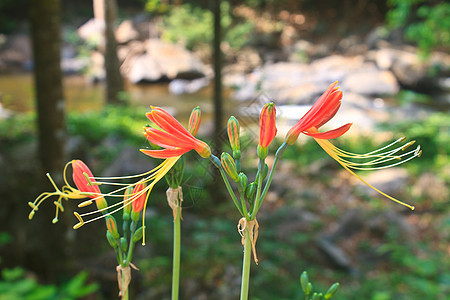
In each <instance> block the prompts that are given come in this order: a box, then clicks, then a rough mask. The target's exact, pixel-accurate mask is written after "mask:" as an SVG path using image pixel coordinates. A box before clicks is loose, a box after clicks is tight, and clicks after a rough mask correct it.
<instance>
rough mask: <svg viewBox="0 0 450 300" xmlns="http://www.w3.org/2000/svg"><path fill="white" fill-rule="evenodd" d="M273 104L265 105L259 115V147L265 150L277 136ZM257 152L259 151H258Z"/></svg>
mask: <svg viewBox="0 0 450 300" xmlns="http://www.w3.org/2000/svg"><path fill="white" fill-rule="evenodd" d="M276 114H277V112H276V109H275V104H273V103H267V104H266V105H264V106H263V108H262V110H261V114H260V115H259V146H261V147H262V148H267V147H268V146H269V145H270V143H272V141H273V139H274V138H275V136H276V135H277V127H276V124H275V118H276ZM258 152H259V151H258Z"/></svg>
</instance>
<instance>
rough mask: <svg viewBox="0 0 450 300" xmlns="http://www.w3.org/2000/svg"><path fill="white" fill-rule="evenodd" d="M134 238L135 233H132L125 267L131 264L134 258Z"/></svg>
mask: <svg viewBox="0 0 450 300" xmlns="http://www.w3.org/2000/svg"><path fill="white" fill-rule="evenodd" d="M133 238H134V233H132V234H131V237H130V245H129V246H128V255H127V260H126V261H125V263H124V267H128V266H129V265H130V262H131V259H132V258H133V251H134V244H135V243H134V242H133Z"/></svg>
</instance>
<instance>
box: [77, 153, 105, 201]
mask: <svg viewBox="0 0 450 300" xmlns="http://www.w3.org/2000/svg"><path fill="white" fill-rule="evenodd" d="M72 169H73V172H72V178H73V181H74V183H75V185H76V187H77V188H78V189H79V190H80V191H81V192H85V193H95V194H100V188H99V187H98V185H88V184H89V182H88V181H87V179H86V177H85V176H84V174H83V173H86V174H87V175H88V177H89V178H90V180H91V182H95V179H94V178H93V177H94V175H92V172H91V170H90V169H89V168H88V166H87V165H86V164H85V163H84V162H82V161H81V160H78V159H77V160H74V161H72ZM88 197H89V198H95V197H96V196H88Z"/></svg>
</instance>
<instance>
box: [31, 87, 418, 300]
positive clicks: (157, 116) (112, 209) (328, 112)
mask: <svg viewBox="0 0 450 300" xmlns="http://www.w3.org/2000/svg"><path fill="white" fill-rule="evenodd" d="M342 97H343V94H342V91H340V90H339V87H337V82H335V83H332V84H331V85H330V86H329V87H328V89H327V90H326V91H325V93H324V94H323V95H321V96H320V97H319V99H318V100H317V101H316V102H315V104H314V105H313V106H312V107H311V109H310V110H309V111H308V112H307V113H306V114H305V115H304V116H302V117H301V118H300V119H299V121H298V122H297V123H296V124H295V125H294V126H293V127H292V128H291V129H290V130H289V131H288V133H287V134H286V136H285V138H284V141H283V142H282V144H281V146H280V147H279V148H278V149H277V150H276V151H275V154H274V160H273V163H272V165H271V166H270V167H269V165H268V164H267V163H266V159H267V157H268V155H269V150H270V149H269V148H270V145H271V144H272V142H273V140H274V139H275V136H276V135H277V127H276V107H275V105H274V103H268V104H266V105H264V106H263V108H262V110H261V113H260V116H259V142H258V146H257V149H256V153H257V156H258V158H259V161H258V170H257V173H256V175H255V177H254V180H253V181H250V180H249V177H248V176H247V175H246V174H245V173H244V172H243V170H242V169H241V156H242V153H241V148H240V144H241V142H240V127H239V122H238V120H237V119H236V118H235V117H230V119H229V120H228V124H227V132H228V138H229V142H230V146H231V154H230V153H227V152H224V153H222V154H221V156H220V159H219V158H218V157H216V156H214V155H213V154H212V153H211V149H210V147H209V146H208V144H207V143H205V142H204V141H201V140H199V139H197V138H196V137H195V135H196V133H197V131H198V128H199V123H200V117H201V114H200V109H199V108H198V107H197V108H195V109H194V110H193V111H192V113H191V117H190V119H189V125H188V129H186V128H184V127H183V126H182V125H181V124H180V123H179V122H178V121H177V120H176V119H175V118H174V117H173V116H171V115H170V114H169V113H167V112H166V111H165V110H163V109H162V108H159V107H151V111H150V112H148V113H147V114H146V116H147V117H148V119H149V120H150V121H151V125H149V126H146V127H144V132H143V134H144V136H145V137H146V138H147V140H148V141H149V142H150V144H151V145H153V146H154V149H141V150H140V151H141V152H142V153H144V154H146V155H148V156H150V157H153V158H157V159H163V161H162V163H161V164H159V165H158V166H157V167H156V168H154V169H153V170H150V171H148V172H145V173H143V174H138V175H133V176H125V177H95V176H93V174H92V172H91V171H90V170H89V168H88V167H87V166H86V165H85V164H84V163H83V162H82V161H80V160H73V161H71V162H69V163H68V164H67V165H66V167H65V168H64V175H63V177H64V182H65V185H64V186H63V188H62V189H61V190H60V189H58V187H57V186H56V184H55V183H54V181H53V180H52V178H51V176H50V175H49V174H47V176H48V178H49V179H50V181H51V183H52V185H53V186H54V189H55V191H54V192H46V193H43V194H41V195H40V196H39V197H38V198H36V200H35V201H34V202H29V205H30V207H31V208H32V211H31V213H30V215H29V218H30V219H32V218H33V216H34V214H35V212H36V211H37V210H38V209H39V206H40V204H41V203H42V202H43V201H45V200H46V199H48V198H50V197H53V196H55V197H57V200H56V201H54V204H55V207H56V215H55V218H54V219H53V222H54V223H56V222H57V221H58V214H59V212H63V211H64V207H63V203H62V200H63V199H64V200H83V201H82V202H81V201H80V203H79V204H78V206H79V207H80V208H81V207H86V206H90V205H91V204H93V203H95V205H96V209H95V210H93V211H89V212H84V213H80V212H74V215H75V217H76V218H77V219H78V223H77V224H75V225H74V229H78V228H80V227H81V226H83V225H84V224H87V223H90V222H93V221H95V220H98V219H101V218H105V219H106V225H107V239H108V241H109V243H110V245H111V246H112V247H113V248H114V249H115V251H116V254H117V256H118V261H119V265H121V266H128V265H129V264H130V263H131V262H130V261H131V256H132V250H133V247H134V243H135V242H137V241H138V240H140V239H141V238H142V244H143V245H145V210H146V207H147V202H148V200H149V195H150V192H151V191H152V189H153V187H154V186H155V184H156V183H157V182H159V181H160V180H161V179H162V178H163V177H166V180H167V182H168V184H169V187H170V188H169V190H168V192H167V198H168V201H169V205H170V207H171V208H172V210H173V214H174V223H175V224H176V226H175V231H174V236H176V237H177V238H175V239H174V240H175V241H178V242H175V243H174V249H176V250H177V251H178V252H177V255H175V254H174V266H175V261H176V256H177V257H178V258H177V260H178V262H177V264H178V265H177V267H178V272H179V248H180V245H179V235H180V231H179V221H180V219H181V202H182V193H181V180H182V174H183V170H184V161H183V160H180V158H181V157H182V155H183V154H185V153H186V152H189V151H190V150H195V151H196V152H197V153H198V154H199V155H200V157H202V158H208V159H209V160H210V161H211V162H212V163H213V165H214V166H215V167H217V168H218V169H219V171H220V174H221V176H222V179H223V181H224V183H225V186H226V188H227V191H228V192H229V194H230V197H231V199H232V201H233V203H234V205H235V206H236V208H237V210H238V211H239V213H240V215H241V216H242V218H241V219H240V220H239V225H238V231H239V233H240V234H241V236H242V244H243V245H244V263H243V276H242V285H241V299H247V297H248V296H247V295H248V280H249V272H250V258H251V252H253V256H254V260H255V262H256V263H257V262H258V259H257V256H256V246H255V244H256V240H257V238H258V228H259V225H258V222H257V220H256V216H257V213H258V211H259V209H260V208H261V205H262V203H263V201H264V198H265V197H266V195H267V193H268V191H269V187H270V185H271V183H272V180H273V177H274V171H275V169H276V166H277V164H278V161H279V159H280V158H281V157H282V156H283V154H284V152H285V150H286V148H287V147H288V146H290V145H293V144H295V142H296V141H297V139H298V138H299V136H300V135H301V134H304V135H306V136H310V137H312V138H314V140H315V141H316V142H317V143H318V144H319V146H320V147H321V148H322V149H323V150H324V151H325V152H326V153H327V154H328V155H330V156H331V157H332V158H333V159H334V160H336V161H337V162H338V163H339V164H340V165H341V166H342V167H343V168H344V169H345V170H347V171H348V172H350V174H352V175H354V176H356V177H357V178H358V179H359V180H361V181H362V182H363V183H365V184H366V185H368V186H369V187H371V188H372V189H374V190H375V191H377V192H378V193H380V194H382V195H383V196H385V197H387V198H389V199H391V200H393V201H395V202H397V203H399V204H402V205H404V206H406V207H409V208H410V209H414V206H411V205H409V204H406V203H404V202H402V201H400V200H398V199H396V198H393V197H391V196H389V195H387V194H385V193H384V192H382V191H380V190H378V189H377V188H376V187H374V186H372V185H371V184H369V183H368V182H366V181H365V180H364V179H363V178H361V177H360V176H359V175H357V174H356V173H355V172H354V170H375V169H383V168H388V167H392V166H397V165H399V164H402V163H404V162H406V161H409V160H411V159H413V158H415V157H419V156H420V155H421V153H422V151H421V150H420V146H418V147H416V148H415V149H413V150H411V151H405V150H406V149H407V148H408V147H409V146H411V145H412V144H414V141H412V142H407V143H402V142H403V141H404V140H405V138H400V139H398V140H396V141H394V142H392V143H391V144H389V145H386V146H383V147H381V148H379V149H376V150H374V151H371V152H369V153H364V154H357V153H352V152H348V151H345V150H342V149H339V148H338V147H336V146H335V145H333V144H332V143H331V142H330V140H332V139H335V138H338V137H340V136H342V135H343V134H345V133H346V132H347V131H348V130H349V129H350V128H351V126H352V123H347V124H344V125H342V126H340V127H338V128H335V129H332V130H328V131H320V128H321V127H322V126H323V125H325V124H326V123H327V122H328V121H329V120H331V119H332V118H333V117H334V116H335V115H336V113H337V112H338V110H339V107H340V105H341V100H342ZM69 165H71V166H72V170H73V173H72V178H73V182H74V183H75V186H76V187H73V186H71V185H70V184H69V183H68V181H67V179H66V173H67V169H68V166H69ZM228 178H230V179H231V180H232V182H234V185H235V188H233V187H232V185H231V183H230V181H229V180H228ZM124 180H127V181H129V180H135V182H134V183H131V184H130V183H122V182H123V181H124ZM101 185H112V186H114V187H117V188H116V189H113V191H111V192H108V193H102V192H101V191H100V186H101ZM86 198H87V200H85V199H86ZM106 198H119V200H118V201H115V203H114V204H112V205H109V204H108V202H107V200H106ZM120 210H122V212H123V220H124V224H123V226H122V227H123V230H122V232H123V236H120V234H119V230H118V227H117V222H116V220H115V219H114V217H113V216H112V214H114V213H116V212H118V211H120ZM141 214H142V217H141ZM140 218H142V226H141V227H140V228H139V229H136V228H137V222H138V220H139V219H140ZM176 228H178V229H176ZM174 253H175V251H174ZM174 270H175V268H174ZM174 272H175V271H174ZM177 276H179V273H178V275H177ZM174 278H175V277H174ZM119 282H120V281H119ZM173 285H174V286H173V293H176V295H178V288H177V285H178V279H174V281H173ZM176 297H178V296H176ZM176 297H175V298H176Z"/></svg>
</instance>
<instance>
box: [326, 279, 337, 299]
mask: <svg viewBox="0 0 450 300" xmlns="http://www.w3.org/2000/svg"><path fill="white" fill-rule="evenodd" d="M338 288H339V282H336V283H334V284H333V285H332V286H330V288H329V289H328V291H327V292H326V293H325V297H324V299H325V300H328V299H331V297H333V296H334V295H335V294H336V292H337V290H338Z"/></svg>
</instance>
